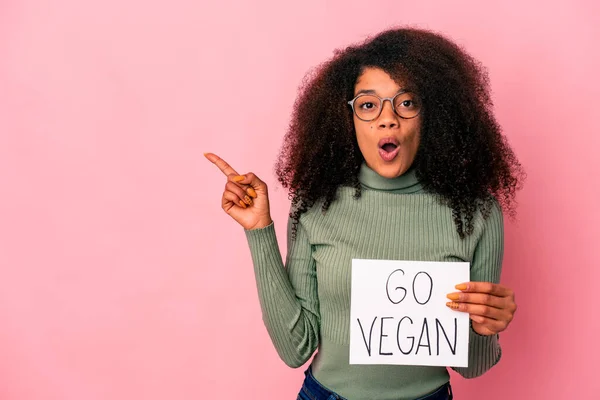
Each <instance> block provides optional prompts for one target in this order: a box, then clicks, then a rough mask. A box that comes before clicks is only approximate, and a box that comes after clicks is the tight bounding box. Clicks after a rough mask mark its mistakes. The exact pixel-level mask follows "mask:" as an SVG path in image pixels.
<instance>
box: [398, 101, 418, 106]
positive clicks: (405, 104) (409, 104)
mask: <svg viewBox="0 0 600 400" xmlns="http://www.w3.org/2000/svg"><path fill="white" fill-rule="evenodd" d="M398 107H401V108H413V107H415V102H414V101H412V100H403V101H401V102H400V103H399V104H398Z"/></svg>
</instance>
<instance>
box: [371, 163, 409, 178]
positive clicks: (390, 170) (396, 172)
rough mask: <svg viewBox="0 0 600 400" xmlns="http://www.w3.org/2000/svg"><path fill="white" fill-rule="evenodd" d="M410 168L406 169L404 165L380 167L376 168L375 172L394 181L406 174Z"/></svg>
mask: <svg viewBox="0 0 600 400" xmlns="http://www.w3.org/2000/svg"><path fill="white" fill-rule="evenodd" d="M407 169H408V168H404V166H403V165H399V164H392V165H378V166H377V167H375V168H374V170H375V172H377V173H378V174H379V175H381V176H383V177H384V178H388V179H393V178H397V177H399V176H400V175H402V174H403V173H405V172H406V170H407Z"/></svg>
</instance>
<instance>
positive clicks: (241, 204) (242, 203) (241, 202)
mask: <svg viewBox="0 0 600 400" xmlns="http://www.w3.org/2000/svg"><path fill="white" fill-rule="evenodd" d="M240 206H242V207H243V208H246V207H248V206H247V205H246V203H244V202H243V201H241V200H240Z"/></svg>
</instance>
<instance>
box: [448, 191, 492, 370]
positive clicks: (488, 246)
mask: <svg viewBox="0 0 600 400" xmlns="http://www.w3.org/2000/svg"><path fill="white" fill-rule="evenodd" d="M503 255H504V223H503V217H502V210H501V209H500V206H499V205H498V203H496V202H494V205H493V206H492V210H491V212H490V215H489V217H488V218H487V219H486V220H485V221H484V228H483V233H482V235H481V238H480V240H479V242H478V243H477V246H476V248H475V253H474V255H473V262H472V263H471V281H473V282H492V283H499V282H500V272H501V269H502V258H503ZM498 339H499V336H498V335H491V336H483V335H479V334H478V333H476V332H475V331H473V329H471V330H470V333H469V366H468V367H467V368H459V367H456V368H452V369H453V370H455V371H456V372H458V373H459V374H460V375H462V376H463V377H465V378H476V377H478V376H480V375H483V374H484V373H485V372H487V371H488V370H489V369H490V368H492V367H493V366H494V365H496V364H497V363H498V361H500V357H501V355H502V350H501V348H500V344H499V343H498Z"/></svg>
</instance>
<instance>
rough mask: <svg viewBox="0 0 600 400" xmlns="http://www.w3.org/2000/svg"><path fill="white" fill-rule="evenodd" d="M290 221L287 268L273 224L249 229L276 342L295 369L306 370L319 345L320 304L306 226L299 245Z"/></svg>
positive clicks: (300, 228) (264, 313) (299, 229)
mask: <svg viewBox="0 0 600 400" xmlns="http://www.w3.org/2000/svg"><path fill="white" fill-rule="evenodd" d="M291 226H292V225H291V220H290V221H288V254H287V257H286V262H285V266H284V264H283V262H282V257H281V252H280V251H279V246H278V244H277V237H276V235H275V228H274V225H273V224H271V225H269V226H267V227H265V228H262V229H256V230H247V231H246V238H247V239H248V244H249V246H250V253H251V255H252V261H253V264H254V273H255V275H256V284H257V288H258V297H259V300H260V305H261V309H262V316H263V321H264V323H265V326H266V328H267V331H268V332H269V336H270V337H271V341H272V342H273V344H274V346H275V349H276V350H277V353H278V354H279V356H280V357H281V359H282V360H283V361H284V362H285V363H286V364H287V365H288V366H290V367H293V368H297V367H300V366H302V365H303V364H304V363H305V362H306V361H307V360H308V359H309V358H310V357H311V356H312V354H313V353H314V351H315V350H316V348H317V345H318V341H319V323H320V315H319V299H318V294H317V275H316V268H315V260H314V259H313V257H312V246H311V244H310V242H309V240H308V236H307V234H306V231H305V229H304V227H303V226H302V224H301V222H299V223H298V226H297V233H296V238H295V240H292V239H291Z"/></svg>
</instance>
